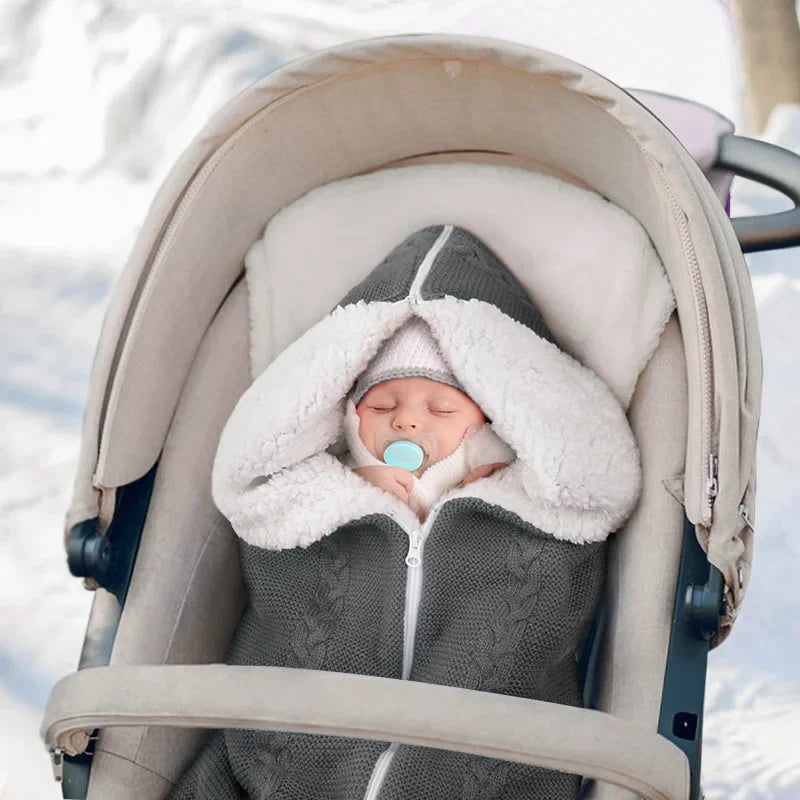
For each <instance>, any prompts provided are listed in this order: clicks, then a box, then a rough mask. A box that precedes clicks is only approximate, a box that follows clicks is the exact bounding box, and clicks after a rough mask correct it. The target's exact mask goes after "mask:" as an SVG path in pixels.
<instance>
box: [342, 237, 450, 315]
mask: <svg viewBox="0 0 800 800" xmlns="http://www.w3.org/2000/svg"><path fill="white" fill-rule="evenodd" d="M442 229H443V227H442V226H441V225H434V226H432V227H430V228H423V229H422V230H421V231H417V232H416V233H414V234H412V235H411V236H409V237H408V238H407V239H405V240H403V241H402V242H401V243H400V244H399V245H397V247H395V248H394V249H393V250H392V251H391V252H390V253H389V255H387V256H386V258H384V259H383V261H381V263H380V264H378V266H377V267H375V269H373V270H372V272H370V274H369V275H368V276H367V277H366V278H364V280H363V281H361V283H358V284H356V285H355V286H354V287H353V288H352V289H351V290H350V291H349V292H348V293H347V294H346V295H345V296H344V297H343V298H342V300H341V301H340V302H339V303H337V305H340V306H346V305H349V304H350V303H357V302H359V300H363V301H364V302H366V303H373V302H382V303H396V302H397V301H398V300H402V299H403V298H404V297H408V292H409V290H410V289H411V284H412V283H413V282H414V277H415V276H416V274H417V269H419V265H420V263H421V262H422V259H423V258H425V254H426V253H427V252H428V250H430V249H431V246H432V245H433V243H434V242H435V241H436V239H437V238H438V237H439V234H440V233H441V232H442Z"/></svg>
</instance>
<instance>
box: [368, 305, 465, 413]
mask: <svg viewBox="0 0 800 800" xmlns="http://www.w3.org/2000/svg"><path fill="white" fill-rule="evenodd" d="M418 377H420V378H429V379H430V380H432V381H439V382H440V383H446V384H448V385H449V386H452V387H454V388H455V389H459V390H460V391H462V392H463V391H464V389H463V387H462V386H461V384H460V383H459V382H458V380H457V379H456V377H455V375H453V373H452V372H451V371H450V367H449V366H448V364H447V362H446V361H445V360H444V356H442V352H441V350H440V349H439V343H438V342H437V341H436V339H435V338H434V336H433V334H432V333H431V329H430V328H429V327H428V325H427V323H426V322H424V321H423V320H422V319H420V318H419V317H412V318H411V319H410V320H409V321H408V322H406V323H405V325H403V327H402V328H400V329H399V330H398V331H397V332H396V333H395V334H394V336H392V337H391V338H390V339H387V340H386V341H385V342H384V343H383V345H381V349H380V350H378V352H377V354H376V355H375V357H374V358H373V359H372V361H370V362H369V364H368V365H367V368H366V369H365V370H364V371H363V372H362V373H361V375H360V376H359V378H358V380H357V381H356V385H355V389H354V390H353V402H354V403H355V404H356V405H358V404H359V403H360V402H361V400H362V398H363V397H364V395H365V394H366V393H367V392H368V391H369V390H370V389H371V388H372V387H373V386H376V385H377V384H379V383H383V382H384V381H390V380H393V379H394V378H418Z"/></svg>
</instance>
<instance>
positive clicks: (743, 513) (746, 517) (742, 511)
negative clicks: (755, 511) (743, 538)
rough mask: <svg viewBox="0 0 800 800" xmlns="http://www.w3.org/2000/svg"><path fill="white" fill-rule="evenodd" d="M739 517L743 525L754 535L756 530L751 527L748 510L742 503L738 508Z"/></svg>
mask: <svg viewBox="0 0 800 800" xmlns="http://www.w3.org/2000/svg"><path fill="white" fill-rule="evenodd" d="M739 516H740V517H741V518H742V519H743V520H744V524H745V525H747V527H748V528H750V530H751V531H753V533H755V530H756V529H755V528H754V527H753V523H752V522H751V521H750V509H749V508H748V507H747V506H746V505H745V504H744V503H742V504H741V505H740V506H739Z"/></svg>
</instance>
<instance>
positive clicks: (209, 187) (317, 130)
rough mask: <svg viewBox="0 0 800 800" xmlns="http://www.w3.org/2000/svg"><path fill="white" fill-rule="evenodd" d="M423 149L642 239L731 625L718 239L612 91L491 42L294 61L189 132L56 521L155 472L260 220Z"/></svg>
mask: <svg viewBox="0 0 800 800" xmlns="http://www.w3.org/2000/svg"><path fill="white" fill-rule="evenodd" d="M298 130H302V131H303V132H304V135H303V136H302V137H298V136H296V135H295V134H296V131H298ZM431 154H440V155H439V156H438V157H445V158H449V159H450V160H464V159H465V158H469V157H473V158H474V157H481V158H483V159H484V160H487V159H488V160H493V161H494V162H495V163H506V164H515V165H517V166H525V167H526V168H529V169H535V170H538V171H542V172H546V173H549V174H556V175H561V176H565V175H567V176H570V178H571V179H572V180H573V181H574V182H576V183H577V184H579V185H583V186H586V187H588V188H591V189H592V190H594V191H596V192H597V193H599V194H601V195H603V196H605V197H607V198H609V200H610V201H612V202H613V203H615V204H616V205H618V206H619V207H621V208H622V209H624V210H627V211H628V212H629V213H630V214H631V215H632V216H634V217H635V218H636V219H637V220H638V221H639V222H640V223H641V224H642V226H643V227H644V229H645V230H646V231H647V233H648V235H649V236H650V238H651V240H652V242H653V245H654V247H655V249H656V251H657V253H658V254H659V256H660V258H661V260H662V262H663V263H664V265H665V267H666V269H667V273H668V275H669V278H670V282H671V283H672V286H673V289H674V292H675V296H676V300H677V308H678V314H679V316H680V318H681V322H682V326H681V333H682V337H683V343H684V347H685V352H686V366H687V378H688V381H689V394H688V402H689V416H688V420H689V428H688V435H687V449H686V463H685V469H684V470H683V472H684V477H683V480H682V481H680V480H679V481H678V482H677V484H676V487H675V489H674V490H675V493H676V494H677V495H678V496H682V497H683V499H684V502H685V508H686V513H687V515H688V517H689V519H690V520H692V521H693V522H694V523H696V524H697V526H698V536H699V538H700V541H701V543H702V544H703V546H704V547H705V548H707V550H708V553H709V558H710V559H711V561H712V563H714V564H715V565H716V566H718V567H719V568H720V570H721V571H722V573H723V575H724V577H725V581H726V586H727V599H728V603H729V618H728V620H727V622H728V624H730V623H731V622H732V620H733V617H734V616H735V613H736V610H737V609H738V606H739V603H740V602H741V598H742V595H743V592H744V588H745V586H746V583H747V579H748V576H749V566H750V552H751V538H750V536H751V534H750V531H749V530H748V527H747V524H746V522H745V520H744V519H743V515H742V511H741V506H743V505H744V506H746V508H747V509H748V510H749V515H750V519H751V520H752V518H753V495H754V463H755V436H756V427H757V419H758V412H759V396H760V381H761V364H760V353H759V347H758V338H757V327H756V316H755V308H754V302H753V298H752V291H751V288H750V285H749V279H748V276H747V272H746V268H745V265H744V261H743V258H742V256H741V252H740V251H739V248H738V245H737V243H736V240H735V237H734V235H733V232H732V229H731V227H730V225H729V224H728V221H727V219H726V218H725V214H724V210H723V209H722V207H721V205H720V204H719V201H718V200H717V198H716V197H715V196H714V193H713V190H712V189H711V187H710V186H709V185H708V183H707V182H706V181H705V179H704V178H703V176H702V174H701V173H700V170H699V169H698V168H697V166H696V165H695V164H694V162H693V161H692V160H691V158H690V157H689V156H688V154H687V153H686V152H685V151H684V150H683V148H682V147H681V146H680V145H679V144H678V142H677V140H675V139H674V137H673V136H672V135H671V134H669V133H668V132H667V131H666V129H665V128H664V127H663V126H662V125H660V123H658V121H657V120H656V119H655V118H654V117H652V116H651V115H650V114H649V113H648V112H647V111H646V110H645V109H643V108H642V107H641V106H640V105H639V104H638V103H636V102H635V101H634V100H633V99H631V98H630V97H629V96H628V95H627V94H625V93H624V92H623V91H621V90H620V89H619V88H618V87H616V86H614V85H613V84H611V83H610V82H608V81H606V80H604V79H603V78H601V77H599V76H597V75H595V74H594V73H592V72H590V71H589V70H586V69H584V68H582V67H580V66H578V65H576V64H574V63H572V62H570V61H567V60H566V59H562V58H559V57H557V56H553V55H551V54H548V53H544V52H541V51H536V50H533V49H530V48H526V47H523V46H520V45H516V44H511V43H506V42H498V41H494V40H488V39H487V40H485V39H479V38H469V37H459V36H439V35H431V36H409V37H402V36H401V37H396V38H392V39H381V40H374V41H368V42H360V43H354V44H348V45H344V46H342V47H339V48H335V49H333V50H331V51H327V52H325V53H322V54H317V55H313V56H310V57H308V58H306V59H302V60H300V61H298V62H295V63H294V64H292V65H290V66H288V67H286V68H284V69H282V70H280V71H278V72H277V73H274V74H272V75H270V76H268V77H267V78H265V79H264V80H263V81H261V82H260V83H259V84H257V85H256V86H254V87H253V88H251V89H250V90H248V91H247V92H245V93H243V94H242V95H241V96H240V97H239V98H237V99H236V101H234V102H233V103H232V104H231V105H230V106H229V107H227V108H226V109H224V110H223V111H222V112H220V114H218V115H217V117H216V118H215V119H214V120H212V122H211V123H210V124H209V126H208V127H207V128H206V129H205V130H204V131H203V132H202V134H201V135H200V136H198V138H197V139H196V140H195V142H194V144H193V145H192V147H190V149H189V150H188V151H187V153H186V154H185V155H184V157H183V158H182V159H181V160H180V161H179V162H178V164H177V165H176V167H175V168H174V170H173V172H172V173H171V175H170V177H169V179H168V180H167V182H166V183H165V185H164V187H163V188H162V190H161V192H160V193H159V195H158V197H157V198H156V201H155V203H154V205H153V208H152V209H151V212H150V215H149V216H148V219H147V221H146V224H145V226H144V229H143V231H142V234H141V236H140V238H139V240H138V242H137V245H136V248H135V250H134V252H133V254H132V256H131V259H130V262H129V264H128V267H127V269H126V271H125V273H124V275H123V277H122V280H121V285H120V287H119V290H118V291H117V293H116V294H115V296H114V300H113V302H112V305H111V307H110V309H109V312H108V316H107V319H106V323H105V326H104V331H103V336H102V341H101V343H100V346H99V349H98V353H97V357H96V361H95V365H94V370H93V376H92V387H91V396H90V402H89V407H88V409H87V414H86V423H85V434H84V441H83V450H82V456H81V464H80V469H79V473H78V476H77V478H76V486H75V494H74V500H73V504H72V507H71V509H70V511H69V514H68V517H67V524H68V526H69V525H73V524H75V523H76V522H78V521H81V520H83V519H88V518H91V517H94V516H97V515H98V514H99V515H100V516H101V518H103V519H105V520H106V521H107V520H108V519H109V517H110V509H111V508H113V495H114V490H115V488H116V487H118V486H121V485H124V484H126V483H128V482H130V481H132V480H135V479H136V478H138V477H140V476H141V475H143V474H144V473H145V472H146V471H147V470H148V469H149V468H150V466H152V464H153V463H154V462H155V460H156V459H157V457H158V453H159V451H160V449H161V447H162V445H163V442H164V437H165V434H166V431H167V428H168V426H169V421H170V419H171V417H172V413H173V411H174V408H175V403H176V400H177V397H178V395H179V393H180V389H181V387H182V385H183V382H184V380H185V377H186V374H187V372H188V369H189V366H190V364H191V361H192V358H193V355H194V353H195V352H196V349H197V346H198V343H199V341H200V338H201V337H202V334H203V332H204V331H205V329H206V328H207V326H208V323H209V321H210V319H211V316H212V315H213V313H214V311H215V309H216V308H217V307H218V306H219V304H220V302H221V301H222V299H223V298H224V296H225V294H226V293H227V291H228V290H229V288H230V286H231V284H232V283H233V281H234V280H235V278H236V276H237V274H238V273H239V272H240V270H241V266H242V261H243V258H244V255H245V253H246V251H247V249H248V248H249V247H250V245H251V244H252V243H253V242H254V241H255V240H256V239H257V238H258V236H259V235H260V234H261V232H262V231H263V226H264V224H265V222H266V221H267V220H268V219H269V218H270V217H271V216H272V215H273V214H274V213H275V212H276V211H278V210H279V209H280V208H282V207H283V206H285V205H286V204H287V203H290V202H291V201H293V200H295V199H296V198H297V197H299V196H300V195H302V194H303V193H305V192H306V191H308V190H309V189H311V188H314V187H315V186H319V185H320V184H322V183H325V182H328V181H331V180H336V179H339V178H342V177H347V176H351V175H355V174H359V173H362V172H366V171H372V170H375V169H378V168H382V167H386V166H392V165H396V164H398V163H408V162H410V161H415V160H419V159H423V158H431V157H432V156H431ZM443 154H447V155H443ZM620 164H624V165H625V167H626V168H625V169H624V170H620V169H619V165H620ZM309 291H310V292H313V287H309ZM179 307H186V308H190V309H191V313H189V314H176V313H175V309H176V308H179ZM286 344H288V342H286V341H278V340H276V341H275V343H274V347H275V348H276V349H282V348H283V347H284V346H285V345H286ZM152 352H159V353H160V354H161V358H160V359H158V360H156V359H152V358H151V355H150V354H151V353H152ZM165 364H168V365H170V373H169V375H165V370H164V365H165ZM681 490H682V491H681Z"/></svg>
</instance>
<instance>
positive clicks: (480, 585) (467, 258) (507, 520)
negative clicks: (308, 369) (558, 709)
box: [169, 226, 605, 800]
mask: <svg viewBox="0 0 800 800" xmlns="http://www.w3.org/2000/svg"><path fill="white" fill-rule="evenodd" d="M442 230H443V229H442V227H441V226H435V227H431V228H426V229H424V230H422V231H419V232H418V233H416V234H414V235H413V236H411V237H409V238H408V239H407V240H406V241H405V242H404V243H402V244H401V245H400V246H399V247H397V248H395V250H393V251H392V253H391V254H390V255H389V256H388V257H387V258H386V259H385V260H384V261H383V262H382V263H381V264H380V265H378V267H376V269H375V270H374V271H373V273H372V274H371V275H370V276H369V278H367V279H366V280H365V281H362V283H361V284H359V285H358V286H356V287H355V288H354V289H353V290H352V291H351V292H349V293H348V295H347V296H346V297H345V298H344V300H343V301H342V303H341V305H346V304H349V303H356V302H359V301H362V300H363V301H365V302H396V301H398V300H401V299H403V298H404V297H406V296H407V295H408V292H409V288H410V286H411V284H412V282H413V280H414V276H415V275H416V273H417V270H418V268H419V265H420V263H421V261H422V259H423V258H424V257H425V255H426V253H427V252H428V251H429V250H430V247H431V245H432V244H433V242H434V241H435V240H436V239H437V237H438V236H439V234H440V233H441V232H442ZM444 294H447V295H450V296H455V297H458V298H462V299H469V298H479V299H481V300H484V301H485V302H489V303H492V304H494V305H495V306H497V307H498V308H499V309H500V310H501V311H503V312H504V313H506V314H507V315H508V316H509V317H511V318H513V319H515V320H516V321H517V322H520V323H522V324H524V325H526V326H527V327H529V328H530V329H531V330H533V331H534V332H535V333H536V334H537V335H539V336H541V337H542V338H545V339H547V340H550V341H552V336H551V335H550V332H549V331H548V330H547V327H546V325H545V324H544V321H543V320H542V318H541V315H540V314H539V312H538V311H537V309H536V308H535V306H534V305H533V304H532V303H531V301H530V300H529V299H528V298H527V296H526V295H525V292H524V290H523V289H522V287H521V286H520V285H519V283H518V282H517V281H516V279H514V277H513V276H512V275H511V274H510V273H509V272H508V270H507V269H506V268H505V267H504V266H503V265H502V263H501V262H500V261H499V260H498V259H497V258H496V256H494V254H492V253H491V252H490V251H489V250H488V249H487V248H486V247H485V246H484V245H483V244H482V243H481V242H480V241H479V240H478V239H476V238H475V237H474V236H472V235H471V234H469V233H468V232H466V231H462V230H460V229H458V228H456V229H454V231H453V232H452V233H451V236H450V239H449V240H448V243H447V245H446V246H445V247H444V248H443V249H442V250H441V252H440V253H439V255H438V256H437V258H436V259H435V261H434V263H433V265H432V267H431V270H430V273H429V274H428V276H427V278H426V280H425V281H424V285H423V287H422V295H423V297H424V298H425V299H433V298H437V297H440V296H444ZM331 346H335V343H332V345H331ZM408 544H409V539H408V535H407V534H406V532H405V531H404V530H403V529H402V528H400V527H399V526H398V524H397V523H396V522H395V521H394V520H393V519H391V518H390V517H388V516H386V515H383V514H378V513H375V514H370V515H368V516H365V517H362V518H360V519H356V520H352V521H350V522H348V523H347V524H344V525H342V526H341V527H339V528H338V529H337V530H335V531H334V532H332V533H330V534H328V535H326V536H324V537H323V538H322V539H321V540H320V541H317V542H315V543H314V544H312V545H310V546H309V547H307V548H300V547H296V548H293V549H285V550H266V549H262V548H259V547H256V546H253V545H249V544H246V543H241V545H240V558H241V563H242V571H243V575H244V578H245V583H246V586H247V590H248V594H249V604H248V607H247V608H246V610H245V612H244V614H243V616H242V619H241V621H240V623H239V626H238V628H237V631H236V634H235V636H234V640H233V643H232V646H231V651H230V655H229V663H231V664H249V665H265V666H288V667H299V668H308V669H318V670H333V671H339V672H350V673H361V674H366V675H376V676H383V677H391V678H401V677H402V664H403V634H404V613H405V602H406V597H405V593H406V581H407V576H408V567H407V566H406V563H405V556H406V552H407V549H408ZM423 564H424V566H423V572H422V576H423V577H422V594H421V598H420V605H419V615H418V618H417V627H416V639H415V643H414V649H413V660H412V668H411V675H410V678H411V680H417V681H424V682H429V683H435V684H442V685H448V686H460V687H465V688H470V689H477V690H481V691H487V692H497V693H499V694H505V695H513V696H517V697H527V698H533V699H538V700H544V701H549V702H555V703H564V704H568V705H581V691H580V686H579V681H578V673H577V664H576V658H575V649H576V647H577V645H578V643H579V642H580V640H581V638H582V636H583V634H584V632H585V631H586V630H587V628H588V626H589V624H590V622H591V620H592V617H593V615H594V611H595V608H596V606H597V603H598V602H599V598H600V596H601V593H602V587H603V582H604V574H605V544H604V543H603V542H597V543H595V544H583V545H579V544H573V543H570V542H567V541H564V540H560V539H555V538H554V537H552V536H550V535H548V533H547V532H546V531H541V530H538V529H537V528H535V527H533V526H532V525H531V524H529V523H527V522H524V521H523V520H522V519H521V518H520V517H518V516H517V515H516V514H513V513H511V512H510V511H508V510H506V509H504V508H502V507H500V506H498V505H491V504H489V503H487V502H485V501H484V500H480V499H478V498H475V497H463V498H455V499H452V500H450V501H448V502H446V503H445V504H444V505H443V506H442V507H441V510H440V511H439V513H438V516H437V517H436V519H435V521H434V522H433V525H432V527H431V529H430V532H429V534H428V536H427V538H426V540H425V543H424V546H423ZM386 749H387V745H386V743H383V742H371V741H363V740H358V739H345V738H335V737H326V736H312V735H306V734H286V733H276V732H270V731H253V730H226V731H222V732H218V733H216V734H215V735H214V736H213V737H212V738H211V740H210V741H209V743H208V745H207V746H206V747H205V749H204V750H203V751H202V752H201V754H200V755H199V756H198V758H197V760H196V761H195V763H194V764H193V765H192V766H191V768H190V769H189V770H188V771H187V773H186V774H185V775H184V777H183V778H182V780H181V781H180V782H179V784H178V785H177V786H176V787H175V788H174V789H173V791H172V793H171V794H170V795H169V800H241V798H247V799H248V800H361V798H363V797H364V793H365V790H366V788H367V785H368V783H369V780H370V777H371V775H372V773H373V770H374V767H375V762H376V760H377V758H378V756H379V755H380V754H381V753H382V752H384V751H385V750H386ZM579 784H580V778H579V777H578V776H574V775H568V774H566V773H561V772H556V771H553V770H544V769H539V768H534V767H528V766H524V765H520V764H512V763H508V762H503V761H498V760H496V759H489V758H479V757H475V756H469V755H464V754H460V753H453V752H448V751H444V750H434V749H430V748H421V747H411V746H405V745H403V746H400V747H399V748H397V749H396V751H395V752H394V756H393V758H392V760H391V761H390V763H389V767H388V770H387V772H386V775H385V778H384V781H383V783H382V785H381V787H380V791H379V794H378V798H379V800H427V799H428V798H430V800H523V798H524V799H525V800H575V798H576V797H577V793H578V787H579Z"/></svg>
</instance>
